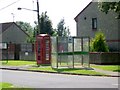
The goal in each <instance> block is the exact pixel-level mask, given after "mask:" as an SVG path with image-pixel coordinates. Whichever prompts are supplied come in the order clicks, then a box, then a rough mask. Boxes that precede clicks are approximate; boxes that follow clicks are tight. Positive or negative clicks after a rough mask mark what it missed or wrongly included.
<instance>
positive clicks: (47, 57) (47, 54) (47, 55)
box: [45, 40, 50, 60]
mask: <svg viewBox="0 0 120 90" xmlns="http://www.w3.org/2000/svg"><path fill="white" fill-rule="evenodd" d="M45 45H46V60H49V50H50V48H49V40H46V43H45Z"/></svg>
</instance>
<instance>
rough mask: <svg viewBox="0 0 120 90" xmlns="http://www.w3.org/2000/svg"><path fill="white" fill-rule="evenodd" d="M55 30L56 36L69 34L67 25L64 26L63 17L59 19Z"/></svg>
mask: <svg viewBox="0 0 120 90" xmlns="http://www.w3.org/2000/svg"><path fill="white" fill-rule="evenodd" d="M56 32H57V35H58V36H69V35H70V31H69V27H66V26H65V20H64V19H61V20H60V22H59V23H58V25H57V29H56Z"/></svg>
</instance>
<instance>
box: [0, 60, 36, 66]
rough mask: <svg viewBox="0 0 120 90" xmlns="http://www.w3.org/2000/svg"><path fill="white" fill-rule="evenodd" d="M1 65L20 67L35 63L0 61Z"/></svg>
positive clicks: (34, 62)
mask: <svg viewBox="0 0 120 90" xmlns="http://www.w3.org/2000/svg"><path fill="white" fill-rule="evenodd" d="M0 62H1V63H2V65H7V66H22V65H35V64H36V61H25V60H8V62H7V61H6V60H2V61H0Z"/></svg>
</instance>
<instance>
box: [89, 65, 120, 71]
mask: <svg viewBox="0 0 120 90" xmlns="http://www.w3.org/2000/svg"><path fill="white" fill-rule="evenodd" d="M91 67H92V68H98V69H102V70H107V71H113V72H120V65H91Z"/></svg>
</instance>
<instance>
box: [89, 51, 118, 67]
mask: <svg viewBox="0 0 120 90" xmlns="http://www.w3.org/2000/svg"><path fill="white" fill-rule="evenodd" d="M90 63H91V64H115V65H118V64H120V52H109V53H107V52H91V53H90Z"/></svg>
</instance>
